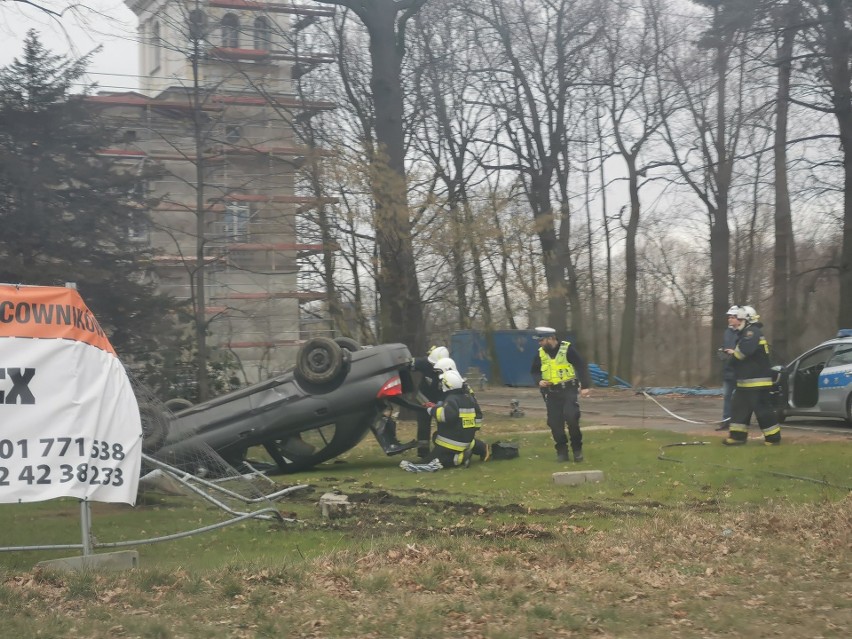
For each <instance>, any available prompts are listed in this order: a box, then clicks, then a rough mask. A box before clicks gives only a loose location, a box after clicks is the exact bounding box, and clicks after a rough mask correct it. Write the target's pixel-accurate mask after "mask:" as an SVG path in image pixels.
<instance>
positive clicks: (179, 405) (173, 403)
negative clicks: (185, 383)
mask: <svg viewBox="0 0 852 639" xmlns="http://www.w3.org/2000/svg"><path fill="white" fill-rule="evenodd" d="M165 404H166V408H168V409H169V410H170V411H172V412H173V413H176V412H178V411H181V410H183V409H184V408H189V407H190V406H192V402H191V401H189V400H188V399H184V398H183V397H173V398H172V399H168V400H166V403H165Z"/></svg>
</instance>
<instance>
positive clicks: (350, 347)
mask: <svg viewBox="0 0 852 639" xmlns="http://www.w3.org/2000/svg"><path fill="white" fill-rule="evenodd" d="M334 342H335V343H336V344H337V345H338V346H339V347H340V348H342V349H343V350H346V351H349V352H352V353H354V352H355V351H360V350H361V345H360V344H359V343H358V342H357V341H356V340H354V339H352V338H351V337H335V338H334Z"/></svg>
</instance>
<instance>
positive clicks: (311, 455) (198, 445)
mask: <svg viewBox="0 0 852 639" xmlns="http://www.w3.org/2000/svg"><path fill="white" fill-rule="evenodd" d="M410 361H411V353H410V352H409V350H408V348H407V347H406V346H405V345H403V344H383V345H379V346H372V347H365V348H361V347H360V346H358V344H357V343H355V342H354V341H353V340H349V339H346V338H340V339H338V340H332V339H329V338H325V337H317V338H313V339H310V340H308V341H307V342H306V343H305V344H304V345H303V346H302V347H301V348H300V350H299V353H298V356H297V361H296V366H295V368H294V369H292V370H290V371H287V372H285V373H283V374H281V375H278V376H276V377H273V378H272V379H269V380H266V381H262V382H259V383H257V384H254V385H252V386H248V387H246V388H243V389H240V390H237V391H234V392H232V393H228V394H226V395H222V396H220V397H217V398H215V399H212V400H209V401H206V402H203V403H200V404H196V405H193V406H189V407H185V408H183V409H181V410H178V411H177V412H175V413H174V415H172V416H168V418H166V419H163V418H162V415H159V414H156V412H152V411H146V410H144V409H142V408H141V407H140V410H142V412H143V431H144V449H145V451H146V453H147V454H149V455H151V456H153V457H154V458H155V459H157V460H159V461H162V462H165V463H167V464H169V465H171V466H175V467H178V468H182V469H184V470H186V471H188V472H192V473H198V472H199V471H200V470H202V469H200V468H198V467H197V466H198V465H199V464H200V463H201V462H200V461H199V460H201V459H203V458H204V455H205V453H207V452H208V451H209V450H210V449H212V451H213V452H215V453H217V454H218V455H219V456H221V457H222V458H223V459H224V460H225V461H226V462H227V463H228V464H230V465H231V466H234V467H239V466H240V465H241V464H242V463H243V462H244V461H245V460H246V454H247V452H248V451H249V449H251V448H254V447H256V446H261V447H263V448H264V449H265V450H266V452H267V453H268V454H269V456H270V457H271V459H272V460H273V461H274V463H275V466H277V470H279V471H280V472H282V473H291V472H297V471H300V470H304V469H307V468H310V467H312V466H315V465H317V464H319V463H322V462H324V461H327V460H329V459H332V458H334V457H336V456H338V455H340V454H341V453H344V452H346V451H347V450H350V449H351V448H353V447H354V446H355V445H357V444H358V442H360V441H361V439H362V438H363V437H364V435H366V434H367V433H368V432H369V431H372V432H373V433H374V435H375V436H376V439H377V440H378V442H379V444H380V445H381V446H382V448H383V449H384V451H385V452H386V453H387V454H389V455H392V454H397V453H401V452H403V451H404V450H407V449H409V448H412V447H414V446H415V445H416V443H415V442H413V441H412V442H410V443H408V444H405V445H401V444H399V443H398V442H397V441H396V434H395V433H396V424H395V422H394V417H393V416H394V412H395V407H396V406H408V407H410V408H412V409H415V410H422V408H421V407H420V406H419V405H415V404H410V403H408V402H407V401H406V400H405V399H404V395H405V394H406V393H409V392H412V391H413V390H414V385H413V381H412V379H411V374H410V368H409V362H410ZM146 412H147V413H148V414H147V415H146V414H145V413H146Z"/></svg>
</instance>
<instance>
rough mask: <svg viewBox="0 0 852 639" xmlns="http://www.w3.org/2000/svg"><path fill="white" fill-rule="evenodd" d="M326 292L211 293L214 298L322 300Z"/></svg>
mask: <svg viewBox="0 0 852 639" xmlns="http://www.w3.org/2000/svg"><path fill="white" fill-rule="evenodd" d="M325 296H326V294H325V293H313V292H310V291H279V292H277V293H229V294H228V295H211V296H210V299H214V300H279V299H298V300H321V299H325Z"/></svg>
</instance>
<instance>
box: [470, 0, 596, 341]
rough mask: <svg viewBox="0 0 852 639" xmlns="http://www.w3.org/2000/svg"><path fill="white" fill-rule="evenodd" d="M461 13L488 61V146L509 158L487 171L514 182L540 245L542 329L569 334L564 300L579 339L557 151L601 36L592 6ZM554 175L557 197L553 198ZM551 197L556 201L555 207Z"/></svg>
mask: <svg viewBox="0 0 852 639" xmlns="http://www.w3.org/2000/svg"><path fill="white" fill-rule="evenodd" d="M468 12H469V13H470V15H471V17H472V18H473V19H475V20H477V21H478V22H480V23H481V24H482V25H483V29H482V30H481V31H478V32H477V44H478V46H480V47H483V48H484V50H485V51H487V52H489V53H490V57H491V59H492V62H491V65H490V68H489V69H487V70H486V72H485V73H484V74H483V78H482V79H481V83H482V89H481V93H482V95H483V98H482V99H483V100H485V101H487V102H488V103H489V104H490V105H491V107H492V108H493V109H494V110H495V111H496V113H497V119H498V121H499V122H500V123H501V126H500V128H499V129H497V130H496V131H495V135H494V137H493V139H492V144H493V145H495V146H497V147H500V148H502V149H504V150H505V151H506V152H507V154H508V156H509V157H508V158H507V160H508V161H507V162H506V163H505V164H491V165H488V166H487V168H489V169H493V170H496V169H501V170H507V171H513V172H516V173H517V174H518V175H519V177H520V182H521V184H522V185H523V187H524V191H525V194H526V197H527V201H528V202H529V205H530V208H531V210H532V215H533V220H534V223H535V231H536V233H537V234H538V237H539V241H540V244H541V251H542V260H543V264H544V274H545V280H546V284H547V306H548V321H549V322H550V323H551V324H552V325H553V326H554V327H555V328H557V329H558V330H562V331H564V330H566V329H567V328H568V327H569V324H568V315H567V309H568V299H569V295H570V296H571V298H572V299H571V301H572V305H571V320H572V326H571V327H572V328H573V330H574V332H575V335H576V336H577V338H578V339H580V338H581V335H582V313H581V312H580V308H579V295H578V294H577V283H576V274H575V273H574V264H573V262H572V258H571V255H570V254H569V251H568V246H569V241H570V219H569V215H568V212H569V209H568V205H569V203H568V201H567V200H566V199H565V197H564V190H565V180H566V179H567V177H566V176H567V158H565V157H564V154H565V152H566V148H565V146H564V145H565V141H566V138H567V135H566V132H567V130H568V127H569V123H570V122H572V120H571V119H570V115H571V112H572V108H571V95H572V92H574V91H576V90H577V89H578V86H582V85H583V84H586V83H587V81H588V80H587V78H586V73H585V72H586V69H587V68H588V65H587V61H586V56H588V55H589V47H590V46H591V45H592V44H593V43H594V41H595V40H596V38H597V36H598V32H599V29H600V25H599V23H598V5H597V4H596V3H587V2H583V1H582V0H544V1H541V0H536V1H534V2H533V1H531V0H489V1H483V2H472V3H470V5H469V7H468ZM560 163H561V164H562V166H561V167H560ZM560 170H561V171H562V174H561V179H562V184H563V193H559V191H558V186H559V179H560V173H559V171H560ZM555 193H556V194H559V195H560V196H562V199H561V201H560V202H559V203H558V204H557V205H554V197H555V195H554V194H555ZM566 277H567V282H566Z"/></svg>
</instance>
